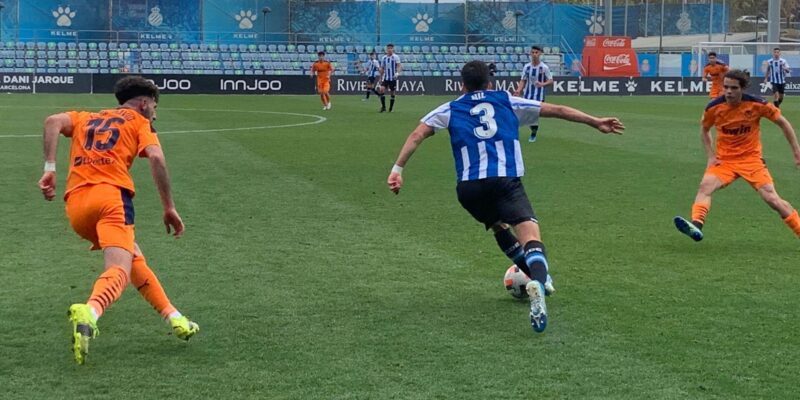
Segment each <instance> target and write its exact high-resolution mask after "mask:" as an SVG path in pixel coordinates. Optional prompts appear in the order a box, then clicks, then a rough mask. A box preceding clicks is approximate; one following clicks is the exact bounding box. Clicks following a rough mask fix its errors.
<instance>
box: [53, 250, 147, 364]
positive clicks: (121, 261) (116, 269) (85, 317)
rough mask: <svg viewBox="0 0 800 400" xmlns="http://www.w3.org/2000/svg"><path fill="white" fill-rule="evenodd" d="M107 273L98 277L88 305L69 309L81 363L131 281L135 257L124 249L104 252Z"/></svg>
mask: <svg viewBox="0 0 800 400" xmlns="http://www.w3.org/2000/svg"><path fill="white" fill-rule="evenodd" d="M103 256H104V258H105V271H103V273H102V274H100V276H99V277H98V278H97V280H96V281H95V283H94V286H93V287H92V293H91V295H90V296H89V299H88V301H87V302H86V303H85V304H81V303H76V304H73V305H71V306H70V307H69V311H68V313H67V315H68V316H69V320H70V322H71V323H72V353H73V356H74V357H75V361H76V362H77V363H78V364H83V363H85V362H86V357H87V355H88V354H89V341H90V340H91V339H94V338H95V337H97V334H98V333H99V330H98V329H97V319H98V318H100V316H101V315H103V312H104V311H105V310H106V309H107V308H108V307H110V306H111V304H113V303H114V302H115V301H117V300H118V299H119V297H120V296H122V292H123V291H124V290H125V286H127V284H128V282H129V280H130V271H131V260H132V258H133V255H132V254H131V253H130V252H129V251H128V250H127V249H123V248H120V247H113V246H112V247H106V248H104V249H103Z"/></svg>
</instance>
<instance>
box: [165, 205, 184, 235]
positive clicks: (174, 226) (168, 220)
mask: <svg viewBox="0 0 800 400" xmlns="http://www.w3.org/2000/svg"><path fill="white" fill-rule="evenodd" d="M164 225H165V226H166V227H167V234H170V233H172V235H173V236H175V237H176V238H179V237H181V235H183V230H184V228H185V227H184V225H183V220H181V216H180V215H178V211H177V210H176V209H174V208H170V209H168V210H165V211H164Z"/></svg>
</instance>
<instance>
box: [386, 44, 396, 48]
mask: <svg viewBox="0 0 800 400" xmlns="http://www.w3.org/2000/svg"><path fill="white" fill-rule="evenodd" d="M386 47H391V48H394V45H393V44H391V43H389V44H387V45H386Z"/></svg>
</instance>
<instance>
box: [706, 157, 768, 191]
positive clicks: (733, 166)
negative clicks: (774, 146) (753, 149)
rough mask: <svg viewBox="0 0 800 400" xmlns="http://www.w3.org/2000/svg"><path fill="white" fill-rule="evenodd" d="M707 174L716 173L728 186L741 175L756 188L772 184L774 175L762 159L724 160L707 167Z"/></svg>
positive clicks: (724, 184) (723, 184)
mask: <svg viewBox="0 0 800 400" xmlns="http://www.w3.org/2000/svg"><path fill="white" fill-rule="evenodd" d="M706 175H714V176H716V177H717V178H719V180H721V181H722V187H725V186H728V185H730V184H731V183H733V181H735V180H736V179H739V178H740V177H741V178H742V179H744V180H745V181H747V183H749V184H750V186H751V187H752V188H753V189H755V190H758V189H761V187H762V186H764V185H771V184H772V183H773V182H772V175H770V174H769V170H768V169H767V165H766V164H764V161H762V160H753V161H743V162H730V161H722V162H719V163H717V164H715V165H713V166H711V167H709V168H707V169H706Z"/></svg>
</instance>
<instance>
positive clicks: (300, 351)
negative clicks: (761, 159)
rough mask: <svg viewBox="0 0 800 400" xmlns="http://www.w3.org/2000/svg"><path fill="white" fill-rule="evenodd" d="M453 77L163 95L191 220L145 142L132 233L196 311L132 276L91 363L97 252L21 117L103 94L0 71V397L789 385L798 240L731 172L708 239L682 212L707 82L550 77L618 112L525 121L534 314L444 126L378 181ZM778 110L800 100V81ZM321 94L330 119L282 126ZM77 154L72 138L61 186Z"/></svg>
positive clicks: (697, 156) (759, 389)
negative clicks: (176, 220)
mask: <svg viewBox="0 0 800 400" xmlns="http://www.w3.org/2000/svg"><path fill="white" fill-rule="evenodd" d="M447 100H449V99H447V98H444V97H431V96H422V97H399V99H398V103H397V110H396V112H395V113H392V114H378V113H377V109H378V106H377V101H376V100H374V99H371V101H370V102H369V103H364V102H361V101H360V99H359V98H358V97H355V96H353V97H344V96H335V97H334V98H333V106H334V108H333V110H331V111H327V112H323V111H322V110H321V109H320V108H321V106H320V105H319V101H318V99H317V98H316V97H313V96H280V97H267V96H224V97H223V96H200V95H198V96H176V95H165V96H163V97H162V99H161V103H160V108H159V120H158V121H157V124H156V126H157V127H158V129H159V131H160V132H161V142H162V144H163V147H164V148H165V151H166V153H167V159H168V162H169V166H170V170H171V174H172V178H173V184H174V192H175V195H176V200H177V204H178V210H179V212H180V213H181V214H182V216H183V218H184V221H185V222H186V224H187V232H186V235H185V237H183V238H181V239H179V240H174V239H172V238H171V237H168V236H167V235H166V234H165V232H164V229H163V226H162V225H161V222H160V215H161V210H160V205H159V202H158V198H157V194H156V192H155V189H154V187H153V184H152V182H151V180H150V177H149V169H148V168H147V165H146V162H143V160H139V161H138V162H137V164H136V166H135V167H134V175H135V179H136V181H137V183H138V192H137V197H136V203H135V204H136V210H137V221H136V226H137V240H138V242H139V244H140V245H141V246H142V248H143V250H144V251H145V254H146V255H147V256H148V258H149V261H150V264H151V265H152V266H153V268H154V270H155V271H156V272H157V273H158V274H159V277H160V278H161V280H162V283H163V284H164V286H165V287H166V289H167V292H168V293H169V294H170V296H171V298H172V300H173V302H174V303H175V304H176V305H177V306H178V307H179V309H181V310H182V311H183V312H184V313H185V314H187V315H189V316H190V317H191V318H193V319H195V320H196V321H198V322H199V323H200V325H201V327H202V331H201V332H200V334H199V335H198V336H197V337H196V338H195V339H192V341H191V342H188V343H184V342H181V341H179V340H177V339H175V338H173V337H171V336H169V335H167V332H168V327H167V326H166V325H165V324H164V323H163V322H161V321H160V319H159V317H158V315H157V314H156V313H155V312H153V311H152V310H151V309H150V307H149V306H148V305H147V303H146V302H145V301H143V300H142V299H141V298H140V297H139V295H138V293H137V292H136V291H135V290H128V291H127V292H126V293H125V295H124V296H123V297H122V299H121V300H120V301H119V302H118V303H117V304H115V306H114V307H113V308H112V309H111V310H110V311H109V312H108V313H107V314H106V315H105V316H104V317H103V318H102V319H101V320H100V329H101V335H100V336H99V337H98V338H97V340H95V341H94V342H93V344H92V349H91V350H92V351H91V354H90V357H89V360H88V362H87V364H86V365H84V366H76V365H75V364H74V362H73V360H72V358H71V354H70V352H69V351H68V349H69V327H68V324H67V320H66V317H65V312H66V310H67V307H68V306H69V304H71V303H73V302H81V301H85V299H86V297H87V296H88V293H89V291H90V288H91V285H92V282H93V281H94V279H95V277H96V276H97V275H98V274H99V273H100V270H101V266H102V261H101V255H100V254H99V253H96V252H94V253H93V252H89V251H87V247H88V244H87V243H86V242H82V241H81V240H80V239H79V238H78V237H77V235H75V234H74V233H73V232H72V231H71V229H70V227H69V224H68V222H67V220H66V218H65V215H64V210H63V201H56V202H52V203H48V202H45V201H43V200H42V199H41V195H40V193H39V191H38V189H37V187H36V181H37V179H38V178H39V176H40V174H41V168H42V157H41V140H40V139H38V138H35V137H7V136H8V135H39V134H40V132H41V126H42V120H43V118H44V117H45V116H46V115H48V114H50V113H53V112H58V111H62V110H67V109H74V108H92V109H96V108H102V107H104V106H110V105H113V97H112V96H110V95H93V96H90V95H31V96H28V95H1V96H0V120H2V121H3V124H2V126H0V159H2V160H3V167H2V173H0V215H2V229H0V282H3V289H2V292H1V293H0V326H2V328H0V388H2V393H0V398H4V399H16V398H37V399H38V398H41V399H54V398H98V399H109V398H119V399H122V398H134V397H137V398H168V397H172V398H177V397H182V398H218V399H229V398H259V399H455V398H458V399H500V398H505V399H522V398H529V399H530V398H632V399H633V398H635V399H641V398H667V399H669V398H676V399H683V398H723V399H727V398H793V397H795V396H797V393H798V392H799V391H800V383H798V381H797V371H798V368H800V361H798V354H800V336H798V335H797V326H798V325H797V324H798V322H797V321H798V320H799V319H800V299H799V298H798V296H797V288H798V287H800V274H798V273H797V267H798V261H797V260H798V254H799V253H798V241H797V239H796V238H795V237H794V236H793V235H792V233H791V232H790V231H789V230H788V229H787V228H786V227H785V226H784V224H783V223H782V222H781V220H780V219H779V217H778V216H777V214H775V213H774V212H773V211H772V210H770V209H769V208H768V207H767V206H766V205H765V204H763V203H762V202H761V200H760V199H759V198H758V196H757V195H756V194H755V193H754V192H753V191H752V190H751V189H750V188H749V186H747V184H746V183H744V182H737V183H735V184H734V185H732V186H731V187H729V188H727V189H725V190H723V191H722V192H720V193H718V194H717V196H716V197H715V201H714V204H713V207H712V210H711V213H710V215H709V219H708V224H707V228H706V229H705V232H706V240H704V241H703V242H701V243H694V242H692V241H691V240H690V239H688V238H686V237H684V236H682V235H680V234H679V233H678V232H677V231H675V228H674V227H673V225H672V217H673V216H674V215H676V214H684V215H685V214H687V213H688V212H689V208H690V206H691V202H692V200H693V198H694V193H695V191H696V188H697V184H698V183H699V179H700V177H701V175H702V172H703V169H704V167H705V159H704V155H703V151H702V149H701V144H700V140H699V126H698V125H699V123H698V122H699V118H700V114H701V112H702V109H703V107H704V104H705V101H706V99H704V98H700V97H660V98H659V97H647V98H643V97H552V98H550V100H551V101H553V102H556V103H562V104H567V105H571V106H576V107H579V108H582V109H584V110H586V111H588V112H591V113H595V114H605V115H616V116H619V117H620V118H622V119H623V121H624V122H625V123H626V125H627V128H628V129H627V132H626V134H625V135H624V136H621V137H609V136H603V135H600V134H597V133H595V132H594V131H592V130H591V129H590V128H588V127H585V126H578V125H574V124H568V123H565V122H561V121H554V120H545V121H543V122H542V125H541V126H542V127H541V131H540V138H539V141H538V142H537V143H535V144H532V145H531V144H528V143H527V142H525V143H524V146H523V152H524V155H525V159H526V160H525V161H526V166H527V174H526V176H525V178H524V182H525V185H526V188H527V191H528V194H529V196H530V198H531V201H532V203H533V205H534V209H535V210H536V212H537V215H538V217H539V218H540V220H541V227H542V231H543V236H544V237H543V239H544V242H545V243H546V245H547V246H548V252H549V257H550V264H551V269H552V273H553V275H554V278H555V283H556V287H557V289H558V292H557V293H556V294H555V295H554V296H552V297H550V298H549V299H548V306H549V312H550V325H549V326H548V329H547V331H546V332H545V333H544V334H541V335H537V334H534V333H533V332H532V331H531V328H530V325H529V321H528V314H527V313H528V306H527V304H526V303H525V302H519V301H515V300H513V299H512V298H511V297H510V296H509V295H508V294H507V293H506V291H505V289H504V288H503V286H502V276H503V273H504V271H505V269H506V268H507V267H508V265H510V262H509V261H507V260H506V258H505V257H504V256H503V255H502V254H501V253H500V252H499V250H498V249H497V248H496V245H495V243H494V240H493V238H492V236H491V235H489V234H487V233H484V231H483V229H482V227H481V225H479V224H478V223H477V222H474V221H473V220H472V219H471V218H470V217H469V215H468V214H467V213H466V212H465V211H464V210H462V209H461V207H460V206H459V204H458V202H457V201H456V198H455V176H454V175H455V173H454V167H453V160H452V155H451V151H450V148H449V140H448V138H447V133H446V132H441V133H440V134H437V135H436V136H434V137H433V138H431V139H430V140H428V141H427V142H425V143H424V144H423V146H422V147H421V148H420V150H419V151H418V152H417V154H416V155H415V156H414V158H413V159H412V160H411V163H410V164H409V166H408V167H407V168H406V171H405V173H404V176H405V179H406V186H405V188H404V190H403V192H402V193H401V194H400V195H399V196H395V195H393V194H391V193H390V192H389V190H388V189H387V187H386V184H385V180H386V176H387V174H388V172H389V169H390V168H391V166H392V163H393V161H394V158H395V156H396V154H397V152H398V150H399V148H400V146H401V145H402V143H403V141H404V140H405V137H406V135H407V134H408V133H409V132H410V131H411V130H412V129H413V128H414V127H415V126H416V124H417V121H418V119H419V118H420V117H421V116H422V115H424V114H425V113H427V112H428V111H429V110H430V109H432V108H434V107H435V106H437V105H439V104H440V103H442V102H444V101H447ZM783 109H784V113H785V115H786V116H787V117H788V118H789V119H790V120H791V121H794V122H796V123H798V124H800V119H799V118H800V101H799V100H797V99H794V98H791V97H788V98H787V100H786V102H785V103H784V105H783ZM284 112H285V113H301V114H309V115H307V116H303V115H288V114H280V113H284ZM314 115H318V116H324V117H325V118H327V119H326V120H325V121H323V122H321V123H318V124H309V125H301V126H284V127H275V128H270V127H274V126H282V125H295V124H301V123H310V122H314V121H318V120H319V118H317V117H314ZM259 127H260V128H259ZM242 128H244V129H242ZM250 128H252V129H250ZM176 131H180V132H181V133H177V132H176ZM764 131H765V132H764V142H765V154H766V158H767V162H768V164H769V166H770V169H771V172H772V174H773V176H774V178H775V180H776V187H777V189H778V192H779V193H781V194H782V195H783V197H784V198H786V199H787V200H789V201H790V202H793V203H794V204H795V205H796V206H800V185H797V184H796V182H798V178H799V177H800V172H798V171H797V170H796V169H795V167H794V166H793V163H792V158H791V152H790V150H789V148H788V146H787V144H786V142H785V140H784V139H783V137H782V135H781V134H780V132H779V130H778V129H777V128H776V127H775V126H774V125H772V124H770V123H769V122H766V123H765V125H764ZM520 132H521V134H522V135H526V130H521V131H520ZM67 153H68V142H67V140H65V139H62V141H61V143H60V148H59V154H60V156H59V157H60V159H59V192H60V193H63V186H64V178H65V173H66V171H67Z"/></svg>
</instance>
